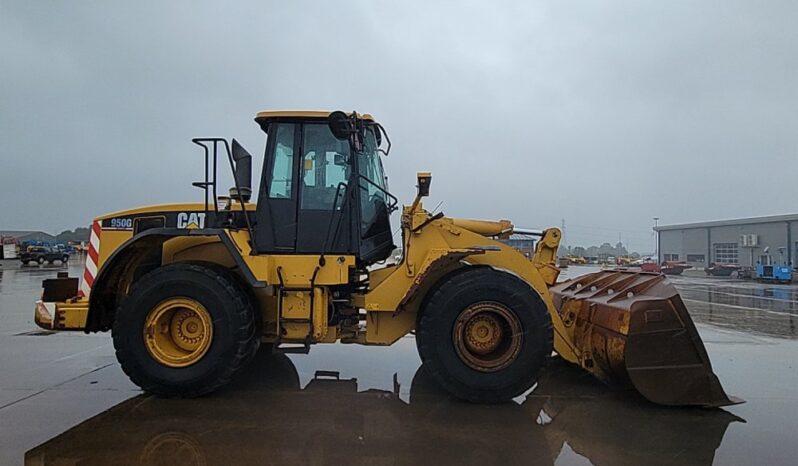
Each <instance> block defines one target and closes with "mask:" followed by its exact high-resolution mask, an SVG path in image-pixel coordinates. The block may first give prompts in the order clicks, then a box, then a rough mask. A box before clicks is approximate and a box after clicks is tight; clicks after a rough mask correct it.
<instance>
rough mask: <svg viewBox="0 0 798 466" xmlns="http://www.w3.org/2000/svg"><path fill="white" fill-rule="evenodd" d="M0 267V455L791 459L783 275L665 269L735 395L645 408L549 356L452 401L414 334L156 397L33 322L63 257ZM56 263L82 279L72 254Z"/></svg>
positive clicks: (93, 338)
mask: <svg viewBox="0 0 798 466" xmlns="http://www.w3.org/2000/svg"><path fill="white" fill-rule="evenodd" d="M2 264H3V265H2V267H0V374H2V375H0V464H20V463H22V462H23V461H24V462H25V463H27V464H116V463H119V464H262V463H266V464H305V463H312V464H339V463H346V464H418V463H421V464H456V463H463V464H476V463H479V464H515V463H533V464H537V463H540V464H596V465H603V464H607V465H615V464H673V463H677V464H712V463H713V462H714V463H716V464H750V463H763V464H792V463H793V462H794V458H795V457H797V456H798V444H796V442H795V441H794V439H795V432H798V408H796V406H798V391H796V389H795V387H796V386H798V367H796V365H795V363H794V361H795V360H796V355H798V339H796V338H795V333H794V331H792V330H791V327H790V324H789V323H790V322H791V320H790V319H792V318H793V315H794V312H792V311H793V309H795V308H796V306H795V302H796V297H795V294H794V292H793V289H794V288H793V287H790V286H784V285H761V284H756V283H750V282H741V281H736V280H728V279H727V280H721V279H705V278H703V277H687V276H685V277H676V278H674V279H673V282H674V283H675V284H676V286H677V287H678V288H679V289H680V291H681V292H682V293H683V295H684V298H685V302H686V304H687V307H688V309H689V310H690V311H691V314H693V316H694V318H695V320H696V321H697V322H698V329H699V332H700V334H701V336H702V338H703V339H704V342H705V343H706V347H707V351H708V353H709V356H710V358H711V360H712V364H713V367H714V369H715V372H716V373H717V374H718V376H719V378H720V379H721V382H722V383H723V385H724V388H725V389H726V391H727V392H729V393H730V394H733V395H737V396H739V397H741V398H743V399H745V400H746V401H747V402H746V403H745V404H742V405H736V406H731V407H728V408H726V409H724V410H720V409H716V410H703V409H674V408H662V407H658V406H654V405H651V404H650V403H648V402H646V401H645V400H642V399H640V398H639V397H637V396H635V395H634V394H633V393H629V392H616V391H610V390H608V389H606V388H605V387H604V386H603V385H601V384H600V383H598V382H596V381H595V380H594V379H593V378H591V377H590V376H588V375H585V374H584V373H583V372H581V371H580V370H579V369H577V368H574V367H570V366H568V365H564V364H561V363H558V362H556V361H555V362H554V363H553V364H552V365H551V366H550V367H549V368H548V369H547V370H546V371H545V373H544V376H543V378H542V379H541V380H540V382H539V384H538V385H537V386H536V388H535V389H534V390H533V391H532V392H531V393H530V394H528V396H527V397H525V398H523V399H521V400H518V401H519V402H518V403H510V404H505V405H494V406H480V405H472V404H467V403H462V402H459V401H456V400H452V399H451V398H449V397H448V396H446V395H445V394H443V393H441V392H440V391H439V390H438V389H437V388H436V387H435V386H434V385H432V384H430V383H429V382H428V381H427V380H426V377H425V374H424V372H423V369H421V368H420V361H419V359H418V356H417V354H416V349H415V341H414V339H413V338H412V337H406V338H403V339H401V340H400V341H399V342H397V344H396V345H395V346H394V347H390V348H366V347H359V346H350V345H320V346H318V347H314V348H313V350H312V351H311V353H310V354H308V355H290V359H289V357H285V356H270V355H267V354H261V355H259V357H258V359H257V360H256V362H255V364H253V365H252V366H250V367H249V368H247V369H246V370H245V371H243V372H242V373H241V374H239V377H238V378H237V379H236V380H234V383H233V384H232V385H231V386H230V387H229V388H227V389H225V390H223V391H221V392H219V393H216V394H214V395H211V396H209V397H205V398H201V399H195V400H169V399H159V398H154V397H151V396H146V395H143V394H142V393H141V392H140V391H139V390H138V389H137V388H136V387H135V386H133V385H132V384H131V383H130V382H129V381H128V380H127V378H126V377H125V376H124V374H122V372H121V370H120V369H119V366H118V364H117V363H116V360H115V358H114V355H113V347H112V345H111V341H110V337H109V335H107V334H95V335H84V334H82V333H73V334H69V333H67V334H65V333H54V334H46V333H45V334H41V333H39V332H36V331H35V330H36V327H35V326H34V324H33V322H32V314H31V303H32V301H33V300H35V299H36V297H37V296H38V295H39V293H40V282H41V280H42V279H43V278H48V277H51V276H55V274H56V273H57V272H58V271H61V270H63V269H62V268H60V267H58V266H56V267H54V268H49V267H43V268H39V267H29V268H22V267H20V266H19V265H18V264H14V263H9V262H8V261H5V262H3V263H2ZM69 270H70V274H71V275H73V276H77V275H79V273H80V270H81V265H80V264H78V263H75V264H70V266H69ZM591 271H592V270H590V268H587V267H571V268H570V269H569V270H568V272H567V273H568V274H571V276H576V275H580V274H582V273H588V272H591ZM787 292H789V293H790V294H789V295H788V294H787ZM773 336H776V337H778V338H773ZM785 337H787V338H785ZM319 371H338V372H340V376H339V377H338V378H336V377H335V375H334V374H333V373H332V372H319ZM355 379H356V380H355ZM743 419H745V422H743V421H742V420H743Z"/></svg>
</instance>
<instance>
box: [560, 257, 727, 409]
mask: <svg viewBox="0 0 798 466" xmlns="http://www.w3.org/2000/svg"><path fill="white" fill-rule="evenodd" d="M551 293H552V297H553V299H554V304H555V306H556V307H557V309H558V313H559V314H560V317H561V318H562V320H563V323H564V324H565V326H566V329H567V331H568V332H569V333H570V335H568V337H570V340H571V342H572V344H573V345H574V346H575V348H576V349H577V354H578V356H579V361H578V362H579V364H580V365H581V366H582V367H583V368H584V369H585V370H587V371H589V372H590V373H592V374H593V375H595V376H596V377H597V378H599V379H600V380H602V381H603V382H605V383H606V384H608V385H610V386H614V387H629V386H630V385H631V386H633V387H634V388H635V389H636V390H637V391H638V392H640V394H641V395H643V396H644V397H645V398H647V399H648V400H650V401H652V402H654V403H658V404H662V405H674V406H685V405H694V406H708V407H714V406H726V405H732V404H737V403H741V402H742V400H740V399H737V398H734V397H730V396H728V395H727V394H726V392H724V391H723V387H721V385H720V381H719V380H718V377H717V376H716V375H715V373H714V372H713V371H712V365H711V364H710V362H709V356H707V351H706V348H704V344H703V342H702V341H701V337H700V336H699V335H698V331H697V330H696V328H695V324H694V323H693V320H692V319H691V318H690V315H689V314H688V312H687V308H686V307H685V305H684V302H683V301H682V299H681V297H680V296H679V293H678V292H677V291H676V288H675V287H674V286H673V285H672V284H671V283H670V282H669V281H668V280H667V279H666V278H665V276H664V275H662V274H655V273H645V272H628V271H602V272H596V273H592V274H588V275H583V276H581V277H577V278H575V279H572V280H569V281H567V282H564V283H561V284H558V285H556V286H554V287H552V288H551Z"/></svg>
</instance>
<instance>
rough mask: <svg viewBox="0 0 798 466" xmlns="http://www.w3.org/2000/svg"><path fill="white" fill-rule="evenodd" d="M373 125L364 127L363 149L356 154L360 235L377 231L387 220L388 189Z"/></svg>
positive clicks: (364, 235) (367, 235)
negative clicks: (358, 178)
mask: <svg viewBox="0 0 798 466" xmlns="http://www.w3.org/2000/svg"><path fill="white" fill-rule="evenodd" d="M377 149H378V144H377V137H376V134H375V128H374V127H373V126H371V127H369V128H367V129H366V137H365V138H364V141H363V151H362V152H361V153H360V154H358V173H359V174H360V175H361V176H362V177H363V178H365V179H363V178H361V179H360V183H359V185H360V190H361V193H360V223H361V225H360V226H361V234H362V237H364V238H367V237H369V236H373V235H374V234H377V233H379V232H380V231H381V230H382V229H383V227H385V225H386V224H387V222H388V205H387V202H388V199H387V195H386V191H387V189H388V186H387V182H386V179H385V172H384V171H383V169H382V160H381V159H380V152H379V151H378V150H377Z"/></svg>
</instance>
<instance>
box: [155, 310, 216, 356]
mask: <svg viewBox="0 0 798 466" xmlns="http://www.w3.org/2000/svg"><path fill="white" fill-rule="evenodd" d="M212 339H213V322H212V320H211V315H210V313H209V312H208V310H207V309H205V306H203V305H202V304H200V303H199V302H197V301H196V300H193V299H190V298H171V299H167V300H166V301H163V302H161V303H160V304H158V305H157V306H155V307H154V308H153V309H152V310H150V312H149V313H148V314H147V318H146V320H145V322H144V342H145V344H146V347H147V351H149V353H150V356H152V357H153V358H154V359H155V360H156V361H158V362H159V363H161V364H163V365H165V366H169V367H186V366H190V365H191V364H194V363H196V362H197V361H199V360H200V359H202V357H203V356H204V355H205V353H206V352H207V351H208V348H210V346H211V340H212Z"/></svg>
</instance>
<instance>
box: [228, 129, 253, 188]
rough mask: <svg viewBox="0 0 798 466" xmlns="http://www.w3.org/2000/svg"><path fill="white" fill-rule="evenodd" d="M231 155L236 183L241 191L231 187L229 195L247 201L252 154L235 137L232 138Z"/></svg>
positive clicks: (250, 183) (250, 184) (250, 179)
mask: <svg viewBox="0 0 798 466" xmlns="http://www.w3.org/2000/svg"><path fill="white" fill-rule="evenodd" d="M232 155H233V161H234V162H235V180H236V185H237V187H238V188H240V189H241V191H240V192H239V191H238V190H237V189H236V188H231V189H230V197H232V198H233V199H239V200H241V201H242V202H247V201H249V198H250V197H252V156H251V155H249V152H247V150H246V149H244V147H243V146H242V145H241V144H239V143H238V141H236V140H235V139H233V154H232Z"/></svg>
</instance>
